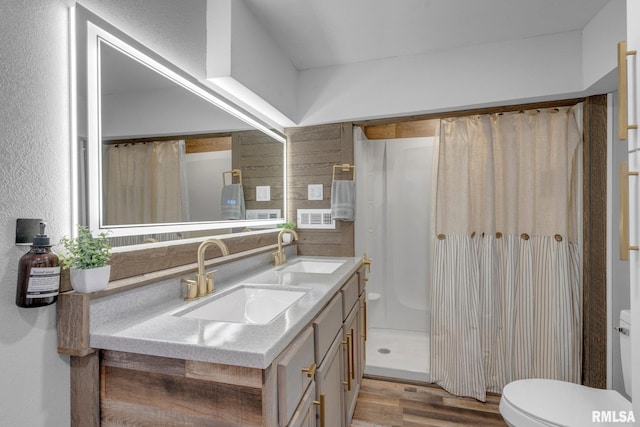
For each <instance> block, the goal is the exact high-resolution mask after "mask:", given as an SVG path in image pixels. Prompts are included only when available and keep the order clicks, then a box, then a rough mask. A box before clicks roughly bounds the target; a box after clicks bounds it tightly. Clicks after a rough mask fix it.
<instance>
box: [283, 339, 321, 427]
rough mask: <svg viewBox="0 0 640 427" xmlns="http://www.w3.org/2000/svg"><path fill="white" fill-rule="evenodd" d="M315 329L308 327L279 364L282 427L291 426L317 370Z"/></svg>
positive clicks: (288, 349) (286, 351) (287, 350)
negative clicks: (295, 412) (292, 418)
mask: <svg viewBox="0 0 640 427" xmlns="http://www.w3.org/2000/svg"><path fill="white" fill-rule="evenodd" d="M314 360H315V356H314V350H313V328H312V327H308V328H307V329H306V330H305V331H304V332H303V333H302V334H300V336H299V337H298V338H296V340H295V341H294V342H293V344H291V345H290V346H289V347H288V348H287V349H286V350H285V352H284V355H283V357H282V359H280V361H279V362H278V417H279V423H280V426H281V427H285V426H287V425H289V422H290V420H291V417H292V416H293V412H294V411H295V410H296V408H297V407H298V404H299V402H300V399H302V396H303V394H304V393H305V390H307V387H308V386H309V384H310V383H311V382H312V381H313V373H314V371H315V369H316V365H315V362H314Z"/></svg>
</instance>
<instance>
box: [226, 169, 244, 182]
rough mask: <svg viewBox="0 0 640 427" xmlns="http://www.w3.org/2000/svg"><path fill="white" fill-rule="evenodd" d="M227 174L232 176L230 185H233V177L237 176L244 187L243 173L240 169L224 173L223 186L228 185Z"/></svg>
mask: <svg viewBox="0 0 640 427" xmlns="http://www.w3.org/2000/svg"><path fill="white" fill-rule="evenodd" d="M227 174H229V175H231V179H230V182H229V184H233V177H234V176H237V177H238V180H239V183H240V185H242V171H241V170H240V169H233V170H230V171H225V172H222V184H223V185H227V182H226V175H227Z"/></svg>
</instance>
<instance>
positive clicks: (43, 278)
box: [16, 222, 60, 308]
mask: <svg viewBox="0 0 640 427" xmlns="http://www.w3.org/2000/svg"><path fill="white" fill-rule="evenodd" d="M46 226H47V225H46V224H45V223H44V222H41V223H40V234H37V235H36V236H35V237H34V238H33V243H32V245H31V250H30V251H29V252H27V253H26V254H24V255H23V256H22V258H20V262H19V264H18V287H17V289H16V305H18V306H19V307H26V308H28V307H42V306H45V305H49V304H53V303H54V302H56V300H57V299H58V293H59V291H60V264H59V262H58V255H56V254H55V253H53V252H52V251H51V239H49V236H47V235H46V234H45V227H46Z"/></svg>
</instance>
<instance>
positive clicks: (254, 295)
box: [174, 285, 308, 325]
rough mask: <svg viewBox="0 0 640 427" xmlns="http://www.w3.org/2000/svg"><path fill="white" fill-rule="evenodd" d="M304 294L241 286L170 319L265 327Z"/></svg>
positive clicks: (178, 313) (298, 290)
mask: <svg viewBox="0 0 640 427" xmlns="http://www.w3.org/2000/svg"><path fill="white" fill-rule="evenodd" d="M307 291H308V289H295V290H293V289H272V288H260V287H253V286H246V285H244V286H240V287H238V288H235V289H233V290H231V291H229V292H225V293H223V294H220V295H219V296H217V297H216V298H214V299H212V300H210V301H206V302H205V301H203V303H202V304H200V305H197V306H196V307H195V308H188V309H185V310H182V311H179V312H177V313H174V316H179V317H186V318H190V319H200V320H213V321H218V322H233V323H246V324H253V325H266V324H267V323H270V322H271V321H272V320H273V319H275V318H276V317H278V315H279V314H281V313H282V312H283V311H284V310H286V309H287V308H289V306H291V304H293V303H294V302H296V301H297V300H298V299H300V298H301V297H302V296H303V295H304V294H305V293H306V292H307Z"/></svg>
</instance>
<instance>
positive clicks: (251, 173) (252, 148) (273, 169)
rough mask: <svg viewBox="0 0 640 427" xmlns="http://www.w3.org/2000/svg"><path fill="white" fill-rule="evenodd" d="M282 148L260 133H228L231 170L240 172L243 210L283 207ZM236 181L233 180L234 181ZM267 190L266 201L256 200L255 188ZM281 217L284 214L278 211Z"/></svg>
mask: <svg viewBox="0 0 640 427" xmlns="http://www.w3.org/2000/svg"><path fill="white" fill-rule="evenodd" d="M283 156H284V145H283V144H282V143H280V142H278V141H276V140H274V139H273V138H271V137H270V136H269V135H266V134H264V133H262V132H260V131H243V132H234V133H233V134H232V158H231V165H232V167H233V169H240V170H241V171H242V186H243V189H244V199H245V206H246V208H247V209H282V206H283V204H284V180H283V179H282V175H283V172H284V157H283ZM234 182H236V181H234ZM258 185H260V186H263V185H268V186H270V187H271V200H270V201H261V202H258V201H256V186H258ZM282 214H283V215H284V214H285V212H282Z"/></svg>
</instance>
